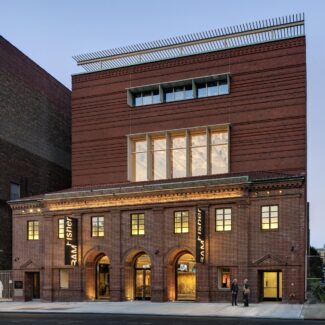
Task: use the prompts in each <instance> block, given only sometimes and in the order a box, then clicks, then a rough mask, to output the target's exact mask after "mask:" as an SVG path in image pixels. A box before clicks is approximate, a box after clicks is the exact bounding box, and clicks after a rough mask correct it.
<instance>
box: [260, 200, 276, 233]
mask: <svg viewBox="0 0 325 325" xmlns="http://www.w3.org/2000/svg"><path fill="white" fill-rule="evenodd" d="M265 207H269V216H268V219H269V223H268V225H269V228H263V224H264V223H263V208H265ZM271 207H277V228H271V224H272V222H271V218H272V217H271V212H272V211H271ZM279 212H280V205H279V204H266V205H261V207H260V229H261V230H262V231H279V228H280V227H279V226H280V222H279V214H280V213H279Z"/></svg>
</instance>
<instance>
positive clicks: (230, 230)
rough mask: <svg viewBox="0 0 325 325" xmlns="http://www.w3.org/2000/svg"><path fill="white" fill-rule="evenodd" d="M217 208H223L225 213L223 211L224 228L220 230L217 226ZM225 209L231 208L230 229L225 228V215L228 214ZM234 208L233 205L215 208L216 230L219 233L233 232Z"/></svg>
mask: <svg viewBox="0 0 325 325" xmlns="http://www.w3.org/2000/svg"><path fill="white" fill-rule="evenodd" d="M217 210H223V213H222V230H218V229H217V227H218V225H217V220H218V219H217ZM225 210H230V229H229V230H226V229H225V220H226V219H225V216H226V214H225ZM232 210H233V209H232V207H224V208H219V207H218V208H215V232H217V233H222V232H224V233H227V232H232V230H233V220H232V219H233V213H232V212H233V211H232Z"/></svg>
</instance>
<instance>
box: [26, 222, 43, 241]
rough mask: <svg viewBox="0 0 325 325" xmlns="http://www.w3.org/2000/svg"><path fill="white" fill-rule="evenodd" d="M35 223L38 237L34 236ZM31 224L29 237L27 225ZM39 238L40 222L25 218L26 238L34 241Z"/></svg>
mask: <svg viewBox="0 0 325 325" xmlns="http://www.w3.org/2000/svg"><path fill="white" fill-rule="evenodd" d="M36 223H37V232H38V237H37V238H35V224H36ZM30 224H32V238H30V237H29V225H30ZM39 239H40V222H39V220H27V240H28V241H35V240H39Z"/></svg>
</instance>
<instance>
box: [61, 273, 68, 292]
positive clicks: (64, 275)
mask: <svg viewBox="0 0 325 325" xmlns="http://www.w3.org/2000/svg"><path fill="white" fill-rule="evenodd" d="M60 288H61V289H69V269H60Z"/></svg>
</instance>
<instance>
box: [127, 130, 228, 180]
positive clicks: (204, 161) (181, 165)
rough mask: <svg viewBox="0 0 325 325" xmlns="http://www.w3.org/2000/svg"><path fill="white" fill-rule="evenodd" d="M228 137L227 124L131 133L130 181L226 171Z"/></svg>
mask: <svg viewBox="0 0 325 325" xmlns="http://www.w3.org/2000/svg"><path fill="white" fill-rule="evenodd" d="M228 138H229V136H228V128H227V127H222V128H217V127H205V128H195V129H187V130H176V131H166V132H164V133H157V134H155V133H152V134H146V135H140V136H139V135H137V136H136V137H132V136H129V148H131V150H130V155H129V159H128V164H129V180H132V181H136V182H138V181H148V180H159V179H170V178H179V177H189V176H201V175H211V174H212V175H213V174H223V173H227V172H228V170H229V168H228Z"/></svg>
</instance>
